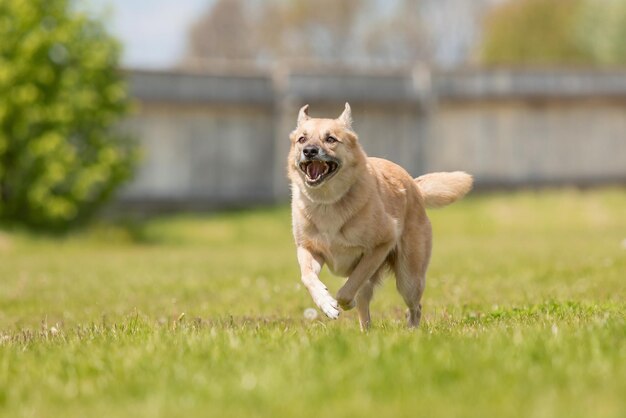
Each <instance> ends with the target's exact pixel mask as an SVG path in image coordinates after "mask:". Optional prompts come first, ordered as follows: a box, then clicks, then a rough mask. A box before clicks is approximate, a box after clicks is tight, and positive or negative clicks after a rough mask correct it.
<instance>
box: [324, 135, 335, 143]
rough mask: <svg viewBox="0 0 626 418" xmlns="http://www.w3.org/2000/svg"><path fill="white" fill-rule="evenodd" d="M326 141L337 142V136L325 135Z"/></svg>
mask: <svg viewBox="0 0 626 418" xmlns="http://www.w3.org/2000/svg"><path fill="white" fill-rule="evenodd" d="M326 142H328V143H329V144H333V143H335V142H337V138H335V137H334V136H327V137H326Z"/></svg>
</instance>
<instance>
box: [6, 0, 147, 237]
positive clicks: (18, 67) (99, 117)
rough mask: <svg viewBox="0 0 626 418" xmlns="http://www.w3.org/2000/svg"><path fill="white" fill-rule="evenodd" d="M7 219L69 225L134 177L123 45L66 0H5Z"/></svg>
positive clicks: (133, 150) (30, 223)
mask: <svg viewBox="0 0 626 418" xmlns="http://www.w3.org/2000/svg"><path fill="white" fill-rule="evenodd" d="M0 39H1V41H0V219H2V220H4V221H18V222H22V223H25V224H28V225H32V226H38V227H52V228H62V227H66V226H68V225H70V224H72V223H74V222H77V221H80V220H83V219H85V218H86V217H87V216H88V215H90V214H91V213H93V211H94V209H96V208H97V207H98V206H99V205H101V204H102V203H103V202H104V201H105V200H106V199H107V198H108V197H109V196H110V195H111V193H112V192H113V191H114V190H115V189H116V188H117V187H118V186H119V185H120V184H121V183H122V182H123V181H124V180H126V179H128V178H129V176H130V174H131V171H132V167H133V163H134V161H135V148H134V146H133V145H132V141H129V138H127V137H124V136H123V135H120V134H116V133H114V132H113V130H112V129H111V128H112V126H113V125H114V124H115V123H116V122H118V121H119V120H120V117H121V116H123V115H124V114H125V112H126V111H127V109H128V98H127V95H126V91H125V86H124V84H123V81H122V77H121V74H119V72H118V70H117V63H118V59H119V56H120V45H119V44H118V43H117V41H115V40H114V39H112V38H111V36H110V35H109V34H108V33H107V32H106V31H105V30H104V28H103V26H102V24H101V23H100V22H99V21H97V20H95V19H93V18H90V17H89V16H87V15H85V14H81V13H78V12H76V11H74V10H73V9H72V7H71V3H70V2H69V1H68V0H0Z"/></svg>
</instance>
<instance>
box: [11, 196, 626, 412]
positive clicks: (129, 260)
mask: <svg viewBox="0 0 626 418" xmlns="http://www.w3.org/2000/svg"><path fill="white" fill-rule="evenodd" d="M430 216H431V220H432V223H433V227H434V235H435V242H434V253H433V259H432V263H431V268H430V270H429V276H428V283H427V290H426V293H425V296H424V300H423V306H424V317H423V321H422V325H421V326H420V328H419V329H418V330H417V331H411V330H407V329H406V328H405V324H404V307H403V304H402V301H401V298H400V296H399V295H397V294H396V292H395V288H394V284H393V283H391V282H392V281H393V279H392V278H389V279H388V280H387V281H386V282H385V284H384V285H383V287H382V288H381V289H379V292H378V294H377V296H376V298H375V300H374V303H373V305H372V320H373V325H372V329H371V331H370V332H369V333H367V334H362V333H361V332H360V331H359V328H358V321H357V319H356V314H355V312H352V311H351V312H344V313H343V314H342V315H341V317H340V318H339V320H337V321H330V320H327V319H325V318H323V317H321V316H318V317H317V318H315V319H308V318H306V317H305V315H304V311H305V309H307V308H310V307H312V306H313V305H312V302H311V300H310V298H309V296H308V293H307V292H306V290H305V289H304V288H303V287H302V286H301V285H300V282H299V277H298V266H297V263H296V259H295V249H294V246H293V243H292V239H291V235H290V217H289V211H288V209H287V208H285V207H280V208H274V209H263V210H254V211H241V212H234V213H225V214H213V215H184V216H170V217H163V218H157V219H152V220H149V221H145V222H141V223H118V224H111V223H101V224H98V225H95V226H93V227H90V228H89V229H87V230H83V231H81V232H78V233H74V234H72V235H70V236H67V237H64V238H59V237H49V236H47V237H46V236H43V237H42V236H36V235H33V234H30V233H27V232H24V231H20V230H15V229H7V228H5V229H3V230H0V231H2V232H0V416H7V417H19V416H28V417H38V418H39V417H113V418H114V417H121V416H127V417H131V416H132V417H196V416H197V417H205V416H219V417H234V416H267V417H276V416H292V417H320V416H332V417H356V416H376V417H386V416H389V417H416V416H424V417H431V416H454V417H456V416H469V417H492V416H493V417H498V416H507V417H508V416H519V417H591V416H593V417H624V416H626V396H625V394H626V321H625V314H626V302H625V300H626V292H625V280H626V192H625V190H624V189H604V190H593V191H583V192H581V191H576V190H552V191H542V192H517V193H511V194H493V195H480V194H475V195H473V196H470V197H469V198H468V199H466V200H465V201H463V202H461V203H458V204H456V205H454V206H451V207H449V208H445V209H441V210H436V211H435V210H433V211H430ZM323 280H324V281H325V282H326V283H327V285H328V286H329V288H330V289H332V290H333V291H336V290H337V289H338V288H339V287H340V285H341V283H342V279H339V278H335V277H332V276H330V275H329V274H328V273H324V275H323Z"/></svg>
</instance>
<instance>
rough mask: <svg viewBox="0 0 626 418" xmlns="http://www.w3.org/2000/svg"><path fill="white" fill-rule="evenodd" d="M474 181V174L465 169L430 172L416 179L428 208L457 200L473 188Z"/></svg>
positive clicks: (438, 206)
mask: <svg viewBox="0 0 626 418" xmlns="http://www.w3.org/2000/svg"><path fill="white" fill-rule="evenodd" d="M472 183H473V179H472V176H470V175H469V174H467V173H464V172H463V171H454V172H452V173H430V174H424V175H423V176H419V177H418V178H416V179H415V184H417V187H418V188H419V190H420V193H421V194H422V197H423V198H424V204H425V205H426V207H427V208H440V207H442V206H446V205H449V204H450V203H453V202H456V201H457V200H459V199H461V198H462V197H463V196H465V195H466V194H467V192H469V191H470V190H471V189H472Z"/></svg>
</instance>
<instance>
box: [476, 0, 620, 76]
mask: <svg viewBox="0 0 626 418" xmlns="http://www.w3.org/2000/svg"><path fill="white" fill-rule="evenodd" d="M481 52H482V54H481V56H482V61H483V62H484V63H486V64H504V65H623V64H626V0H509V1H508V2H506V3H504V4H503V5H501V6H499V7H496V8H495V9H493V11H492V12H491V13H490V14H489V15H488V16H487V17H486V19H485V25H484V39H483V43H482V51H481Z"/></svg>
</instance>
